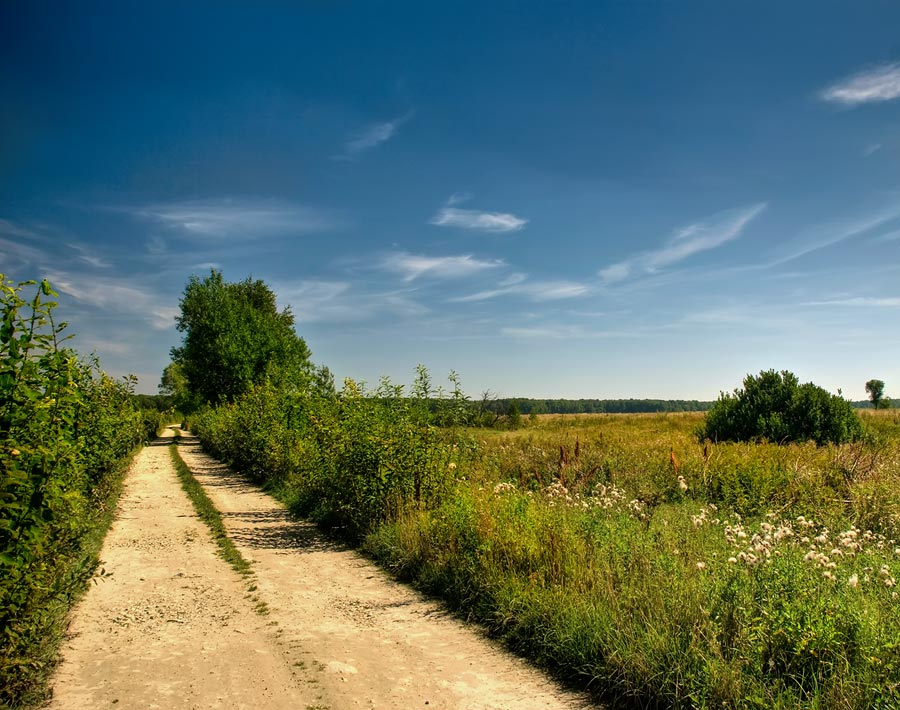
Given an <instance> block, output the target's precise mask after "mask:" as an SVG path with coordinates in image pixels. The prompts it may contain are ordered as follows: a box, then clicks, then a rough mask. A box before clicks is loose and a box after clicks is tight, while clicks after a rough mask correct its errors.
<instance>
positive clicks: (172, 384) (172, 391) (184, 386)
mask: <svg viewBox="0 0 900 710" xmlns="http://www.w3.org/2000/svg"><path fill="white" fill-rule="evenodd" d="M159 394H160V395H161V396H164V397H167V398H168V399H169V401H170V402H171V406H172V408H173V409H175V410H176V411H178V412H181V413H182V414H191V413H192V412H194V411H196V410H197V409H198V407H199V405H200V402H199V398H198V397H197V396H196V395H195V394H193V393H192V392H191V390H190V387H189V386H188V380H187V376H186V375H185V374H184V368H183V367H182V365H181V363H178V362H170V363H169V364H168V365H167V366H166V369H165V370H163V373H162V377H161V378H160V382H159Z"/></svg>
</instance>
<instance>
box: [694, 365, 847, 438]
mask: <svg viewBox="0 0 900 710" xmlns="http://www.w3.org/2000/svg"><path fill="white" fill-rule="evenodd" d="M863 434H864V428H863V425H862V422H861V421H860V419H859V417H858V416H857V415H856V413H855V412H854V411H853V408H852V407H851V406H850V403H849V402H848V401H847V400H845V399H843V398H841V397H838V396H835V395H832V394H830V393H828V392H826V391H825V390H824V389H822V388H821V387H817V386H816V385H814V384H813V383H811V382H808V383H806V384H803V385H801V384H800V383H799V380H798V379H797V376H796V375H794V374H793V373H791V372H788V371H787V370H785V371H783V372H776V371H775V370H767V371H764V372H760V373H759V376H758V377H754V376H753V375H747V377H745V378H744V388H743V389H736V390H735V391H734V394H728V393H725V392H723V393H722V394H721V395H720V397H719V399H718V401H717V402H716V403H715V405H714V406H713V408H712V409H711V410H710V411H709V413H708V414H707V415H706V422H705V424H704V426H703V427H702V428H701V430H700V438H701V439H710V440H713V441H771V442H774V443H779V444H781V443H786V442H793V441H815V442H816V443H817V444H820V445H822V444H828V443H833V444H841V443H844V442H847V441H855V440H857V439H860V438H861V437H862V436H863Z"/></svg>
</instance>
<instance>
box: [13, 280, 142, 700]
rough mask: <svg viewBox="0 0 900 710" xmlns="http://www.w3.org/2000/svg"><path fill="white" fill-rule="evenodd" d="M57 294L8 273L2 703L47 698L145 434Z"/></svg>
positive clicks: (126, 392)
mask: <svg viewBox="0 0 900 710" xmlns="http://www.w3.org/2000/svg"><path fill="white" fill-rule="evenodd" d="M31 286H34V287H36V288H35V291H36V293H35V294H34V296H33V297H32V298H30V299H29V300H25V299H24V298H23V292H24V291H25V289H27V288H28V287H31ZM55 296H56V294H55V293H54V292H53V291H52V289H51V288H50V285H49V284H48V283H47V282H46V281H43V282H42V283H41V284H40V285H39V286H38V285H37V284H35V283H34V282H33V281H32V282H24V283H20V284H14V283H13V282H9V281H7V280H6V278H5V277H3V276H2V275H0V299H2V323H0V707H3V706H5V705H10V706H19V705H22V704H24V703H25V702H34V701H35V700H37V699H39V697H40V693H41V682H42V680H43V679H44V678H45V677H46V675H47V674H48V673H49V670H50V668H51V667H52V655H53V652H54V648H55V646H54V642H55V641H56V640H57V638H58V633H57V629H58V622H59V621H60V619H61V618H62V617H63V616H64V614H65V612H66V610H67V609H68V606H69V604H70V603H71V601H72V600H73V598H74V595H75V594H77V593H78V591H80V590H81V589H82V588H83V585H84V583H85V582H86V581H87V579H89V578H90V576H91V575H92V574H93V571H94V569H95V567H96V558H95V556H94V554H93V553H92V552H91V551H90V549H89V547H88V546H86V540H87V539H88V538H89V537H90V534H91V533H92V532H94V531H95V530H96V529H97V528H98V526H102V521H103V520H104V516H108V514H109V513H110V510H111V504H112V503H113V502H114V501H113V500H112V498H113V497H114V492H115V489H116V484H117V481H118V476H117V475H116V474H117V473H118V471H119V470H120V469H121V463H122V461H123V459H125V458H126V457H127V456H128V455H129V453H130V452H131V451H132V450H133V449H134V448H135V446H137V445H138V444H139V443H140V441H141V437H142V427H141V417H140V415H139V414H138V412H137V411H136V410H135V409H134V407H133V404H132V400H131V386H132V382H131V381H125V382H117V381H114V380H112V379H110V378H109V377H107V376H106V375H105V374H103V373H102V372H101V371H100V370H99V369H98V367H97V363H96V361H94V360H88V361H83V360H80V359H79V358H78V356H77V354H76V353H75V352H73V351H72V350H68V349H65V348H63V347H61V345H62V342H63V340H64V338H63V337H62V331H63V329H64V328H65V324H59V325H57V324H56V323H55V322H54V320H53V314H52V311H53V308H54V307H55V306H56V303H55V302H54V301H52V300H46V299H50V298H53V297H55Z"/></svg>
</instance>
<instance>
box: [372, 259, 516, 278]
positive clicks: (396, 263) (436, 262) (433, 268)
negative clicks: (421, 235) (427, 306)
mask: <svg viewBox="0 0 900 710" xmlns="http://www.w3.org/2000/svg"><path fill="white" fill-rule="evenodd" d="M504 265H505V262H504V261H502V260H500V259H490V260H484V259H475V258H474V257H473V256H472V255H471V254H464V255H461V256H424V255H417V254H409V253H407V252H400V253H398V254H391V255H390V256H388V257H386V258H385V259H383V260H382V261H381V263H380V267H381V268H383V269H385V270H387V271H393V272H396V273H399V274H401V275H402V276H403V280H404V281H413V280H415V279H417V278H419V277H420V276H425V275H428V276H434V277H437V278H461V277H465V276H470V275H471V274H476V273H478V272H481V271H485V270H486V269H495V268H497V267H499V266H504Z"/></svg>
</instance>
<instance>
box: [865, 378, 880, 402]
mask: <svg viewBox="0 0 900 710" xmlns="http://www.w3.org/2000/svg"><path fill="white" fill-rule="evenodd" d="M866 392H868V393H869V400H870V401H871V402H872V406H873V407H874V408H875V409H880V408H881V407H882V402H883V401H884V381H882V380H869V381H868V382H866Z"/></svg>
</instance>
